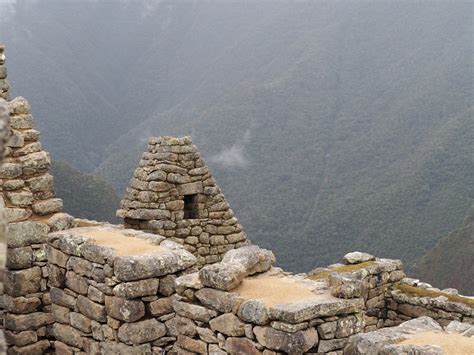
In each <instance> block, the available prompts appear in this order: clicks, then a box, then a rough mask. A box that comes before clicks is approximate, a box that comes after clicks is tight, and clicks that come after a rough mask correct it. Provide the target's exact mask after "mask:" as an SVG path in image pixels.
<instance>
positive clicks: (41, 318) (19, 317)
mask: <svg viewBox="0 0 474 355" xmlns="http://www.w3.org/2000/svg"><path fill="white" fill-rule="evenodd" d="M4 321H5V329H9V330H15V331H23V330H30V329H38V328H40V327H43V326H45V325H48V324H51V323H53V321H54V319H53V315H52V314H51V313H43V312H35V313H29V314H13V313H7V314H5V319H4Z"/></svg>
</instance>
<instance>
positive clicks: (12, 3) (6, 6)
mask: <svg viewBox="0 0 474 355" xmlns="http://www.w3.org/2000/svg"><path fill="white" fill-rule="evenodd" d="M15 12H16V0H0V17H1V18H2V21H4V22H7V21H9V16H13V15H15Z"/></svg>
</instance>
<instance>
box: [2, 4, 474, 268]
mask: <svg viewBox="0 0 474 355" xmlns="http://www.w3.org/2000/svg"><path fill="white" fill-rule="evenodd" d="M66 4H67V5H64V3H63V4H60V5H57V4H56V5H48V6H45V5H44V4H43V5H41V6H40V5H38V4H36V5H35V4H27V3H26V4H25V3H23V5H18V6H17V8H16V12H15V15H12V19H14V20H15V23H16V25H14V26H13V25H11V26H8V25H3V29H2V25H0V29H1V30H2V31H1V32H0V33H1V34H2V37H0V41H5V42H6V43H7V45H8V48H9V51H8V55H9V56H8V59H9V69H11V70H10V79H11V81H12V86H13V89H14V92H15V93H21V94H22V95H25V96H27V97H28V98H29V99H30V101H31V102H32V106H33V108H34V111H35V112H34V114H35V117H37V120H38V121H40V125H41V129H42V131H43V136H44V143H45V145H46V146H47V148H48V149H49V150H50V151H51V152H52V155H53V157H54V158H56V159H61V160H65V161H67V162H68V163H70V164H72V165H74V166H75V167H78V168H80V169H83V170H95V171H96V172H97V173H99V174H101V175H102V176H104V177H105V178H106V179H107V180H108V181H110V182H111V183H113V184H114V186H115V187H116V190H117V191H118V192H119V193H122V191H123V189H124V188H125V186H126V184H127V182H128V180H129V178H130V176H131V174H132V171H133V169H134V167H135V166H136V164H137V163H138V160H139V157H140V154H141V152H142V150H143V149H144V147H145V145H146V140H147V139H148V137H149V136H151V135H185V134H191V135H192V136H193V140H194V142H195V143H196V144H197V145H198V147H199V148H200V149H201V151H202V152H203V154H204V157H205V159H206V162H207V163H208V165H209V166H210V168H211V169H212V171H213V172H214V174H215V176H216V178H217V181H218V183H219V184H220V185H221V187H222V188H223V189H224V191H225V193H226V196H227V197H228V199H229V200H230V202H231V204H232V207H233V209H234V210H235V212H236V214H237V216H238V217H239V219H240V220H241V222H242V223H243V225H244V226H245V227H246V229H247V232H248V234H249V236H250V238H251V239H252V240H253V241H254V242H255V243H258V244H260V245H262V246H265V247H271V248H272V249H273V250H274V251H275V252H276V254H277V257H278V260H279V262H280V263H281V264H282V265H284V266H285V267H287V268H289V269H293V270H307V269H309V268H312V267H315V266H318V265H325V264H328V263H330V262H333V261H335V260H338V259H339V258H340V256H341V255H343V254H344V253H345V252H347V251H351V250H353V249H360V250H366V251H369V252H372V253H375V254H377V255H380V256H386V257H397V258H401V259H403V260H404V261H405V262H408V263H411V262H413V261H414V260H415V259H416V258H418V257H420V256H421V255H423V254H425V253H426V252H427V251H428V250H429V249H431V248H432V247H433V245H434V244H435V243H436V242H437V240H438V239H439V238H441V237H442V236H444V235H446V234H447V233H448V232H449V231H450V230H453V229H454V228H455V227H456V226H457V225H459V224H460V223H461V221H462V217H463V215H464V212H465V210H466V209H467V208H468V206H470V204H471V203H472V198H473V197H474V183H473V182H474V158H473V154H472V151H474V118H473V117H474V116H473V105H472V97H473V85H472V84H473V83H472V74H473V60H472V59H473V58H472V53H473V48H472V41H471V36H472V30H473V28H472V26H473V18H472V4H470V3H467V2H464V3H463V2H455V3H452V2H450V3H432V2H430V3H428V2H416V3H415V2H410V3H409V2H383V3H381V2H378V3H375V2H333V1H328V2H322V1H318V2H296V3H294V2H292V3H289V2H288V3H286V2H248V3H243V2H242V3H234V2H229V3H225V2H218V3H210V2H209V3H208V2H194V3H187V2H166V1H164V2H156V3H153V5H149V4H148V5H146V4H145V2H137V1H134V2H127V1H124V2H114V3H112V2H87V3H86V4H83V3H77V2H76V3H69V2H67V3H66ZM104 19H106V21H105V20H104ZM85 23H87V26H86V25H84V24H85ZM3 35H5V39H3ZM110 206H111V207H110V208H111V210H112V209H115V205H114V204H110Z"/></svg>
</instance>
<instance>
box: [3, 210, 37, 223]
mask: <svg viewBox="0 0 474 355" xmlns="http://www.w3.org/2000/svg"><path fill="white" fill-rule="evenodd" d="M32 214H33V212H31V210H29V209H24V208H6V209H5V219H6V221H7V222H8V223H11V222H21V221H24V220H27V219H28V218H30V217H31V215H32Z"/></svg>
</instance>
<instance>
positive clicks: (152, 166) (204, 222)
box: [117, 137, 248, 266]
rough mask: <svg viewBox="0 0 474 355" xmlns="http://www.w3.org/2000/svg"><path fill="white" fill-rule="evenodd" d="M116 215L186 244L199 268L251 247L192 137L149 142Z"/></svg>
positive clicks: (154, 139)
mask: <svg viewBox="0 0 474 355" xmlns="http://www.w3.org/2000/svg"><path fill="white" fill-rule="evenodd" d="M117 216H118V217H120V218H124V221H125V225H126V226H127V227H128V228H134V229H141V230H143V231H146V232H151V233H156V234H159V235H163V236H165V237H167V238H170V239H171V240H173V241H175V242H177V243H180V244H182V245H184V247H185V248H186V249H187V250H189V251H190V252H192V253H193V254H194V255H195V256H196V257H197V259H198V265H200V266H202V265H205V264H211V263H214V262H218V261H220V260H221V259H222V256H223V255H224V254H225V253H226V252H227V251H229V250H232V249H234V248H239V247H241V246H243V245H247V244H248V241H247V236H246V234H245V232H244V230H243V228H242V226H241V225H240V224H239V223H238V220H237V218H235V216H234V212H233V211H232V209H231V208H230V206H229V204H228V203H227V201H226V199H225V196H224V194H223V193H222V191H221V190H220V188H219V187H218V186H217V185H216V182H215V181H214V178H213V177H212V176H211V174H210V172H209V169H208V167H207V166H206V165H205V164H204V161H203V159H202V157H201V154H200V153H199V152H198V151H197V148H196V146H195V145H193V144H192V141H191V138H190V137H184V138H174V137H160V138H151V139H150V141H149V144H148V150H147V152H145V153H144V154H143V156H142V159H141V160H140V164H139V167H138V168H137V169H136V170H135V172H134V175H133V178H132V179H131V181H130V186H129V188H127V191H126V193H125V196H124V197H123V199H122V201H121V205H120V209H119V210H118V211H117Z"/></svg>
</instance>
